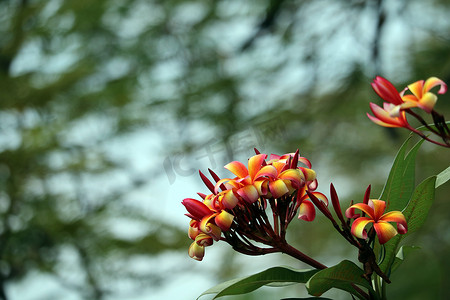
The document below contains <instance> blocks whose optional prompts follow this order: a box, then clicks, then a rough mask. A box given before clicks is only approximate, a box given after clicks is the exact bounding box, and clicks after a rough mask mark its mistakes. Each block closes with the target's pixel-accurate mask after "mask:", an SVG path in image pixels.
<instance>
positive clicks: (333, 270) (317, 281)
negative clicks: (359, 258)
mask: <svg viewBox="0 0 450 300" xmlns="http://www.w3.org/2000/svg"><path fill="white" fill-rule="evenodd" d="M363 275H364V271H363V270H361V269H360V268H359V267H358V266H357V265H355V264H354V263H353V262H351V261H349V260H344V261H342V262H340V263H339V264H337V265H336V266H333V267H330V268H328V269H324V270H321V271H319V272H318V273H317V274H315V275H314V276H312V277H311V278H310V279H309V281H308V282H307V283H306V288H307V289H308V292H309V294H311V295H313V296H320V295H322V294H323V293H325V292H326V291H328V290H329V289H331V288H337V289H341V290H344V291H347V292H349V293H351V294H353V295H355V296H357V297H358V298H360V299H364V298H363V297H362V296H361V295H360V294H359V293H358V292H357V291H356V290H355V289H354V287H353V286H352V283H353V284H357V285H360V286H363V287H365V288H367V289H369V290H371V291H372V292H373V289H372V286H371V284H370V283H369V282H368V281H367V280H366V279H364V277H362V276H363Z"/></svg>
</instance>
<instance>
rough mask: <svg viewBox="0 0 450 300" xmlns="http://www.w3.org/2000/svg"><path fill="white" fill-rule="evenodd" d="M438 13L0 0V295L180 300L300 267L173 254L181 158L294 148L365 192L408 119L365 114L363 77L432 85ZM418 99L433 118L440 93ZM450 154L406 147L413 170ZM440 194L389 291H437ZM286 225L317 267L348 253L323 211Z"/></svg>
mask: <svg viewBox="0 0 450 300" xmlns="http://www.w3.org/2000/svg"><path fill="white" fill-rule="evenodd" d="M449 13H450V3H449V2H448V1H446V0H441V1H438V0H434V1H428V2H426V3H425V2H424V1H416V0H412V1H406V0H403V1H382V0H366V1H364V0H354V1H330V0H316V1H289V0H284V1H275V0H266V1H237V0H230V1H205V0H192V1H183V0H166V1H157V0H153V1H143V0H127V1H115V0H97V1H85V0H78V1H72V0H69V1H62V0H50V1H43V0H34V1H33V0H10V1H8V0H4V1H0V90H1V93H0V299H12V300H15V299H19V300H20V299H25V298H26V297H25V294H27V295H28V296H27V297H28V298H27V299H50V298H52V297H54V298H60V297H61V295H65V296H67V295H70V297H72V298H73V299H102V300H103V299H158V297H162V295H178V299H184V298H185V297H187V298H186V299H190V298H191V297H192V295H194V297H195V296H197V295H199V294H200V293H201V292H202V291H203V290H206V289H207V288H209V287H210V286H209V285H208V284H211V285H212V284H215V283H218V282H220V281H224V280H227V279H231V278H233V277H235V276H238V275H248V274H249V273H250V271H261V270H262V269H264V267H265V266H273V265H280V264H290V265H292V266H295V267H302V265H301V264H299V263H298V262H296V261H293V260H292V259H290V258H286V257H284V256H282V255H272V256H267V257H262V258H252V257H242V256H241V255H237V254H234V253H233V252H232V251H231V250H230V249H229V247H227V245H226V244H224V243H218V244H217V245H214V247H210V248H208V249H207V253H206V257H205V260H204V262H202V263H198V262H193V261H190V260H189V258H188V256H187V248H188V246H189V244H190V240H189V239H188V238H187V224H188V219H187V218H184V217H183V215H182V214H183V208H182V207H181V205H180V201H181V200H182V199H183V198H184V197H194V196H195V193H196V192H197V191H199V192H205V188H204V187H202V185H201V183H200V180H198V179H197V176H196V174H195V172H196V170H197V169H199V168H202V169H203V170H206V168H208V167H211V168H213V169H214V170H216V171H218V173H219V174H221V175H225V174H226V173H225V172H222V166H223V165H224V164H225V163H226V162H228V161H230V160H234V159H240V160H245V159H246V158H247V157H249V156H250V155H252V153H253V150H252V149H253V147H257V148H258V149H260V150H261V151H262V152H266V153H278V154H282V153H286V152H293V151H295V150H296V149H297V148H300V151H301V154H302V155H304V156H306V157H308V158H309V159H310V160H311V161H312V163H313V168H314V169H315V170H316V171H317V172H318V178H319V190H320V191H322V192H325V193H326V194H328V185H329V183H330V182H333V183H334V184H335V186H336V189H337V191H338V193H339V195H340V196H341V199H342V201H343V203H349V202H350V200H351V199H353V200H355V201H360V200H361V199H362V196H363V194H364V191H365V189H366V187H367V186H368V185H369V184H372V186H373V190H374V192H373V194H372V195H373V197H375V196H376V195H379V194H380V193H381V190H382V186H383V183H384V181H385V180H386V178H387V174H388V171H389V168H390V165H391V163H392V161H393V159H394V156H395V154H396V151H397V149H398V148H399V146H400V145H401V144H402V143H403V141H404V140H405V138H406V137H407V136H408V132H406V131H403V130H401V129H399V130H388V129H385V128H381V127H378V126H376V125H374V124H372V123H371V122H370V121H369V120H368V119H367V117H366V116H365V113H366V112H367V111H368V109H369V106H368V103H369V101H372V102H376V103H378V104H380V103H381V100H380V99H377V97H376V95H375V93H374V92H373V91H372V90H371V87H370V82H371V80H372V78H373V77H374V76H375V75H382V76H384V77H386V78H388V79H390V80H391V81H392V82H393V83H394V84H396V86H397V87H398V89H401V88H402V87H403V86H405V85H406V84H408V83H411V82H413V81H416V80H419V79H426V78H428V77H430V76H437V77H439V78H441V79H443V80H444V81H446V82H447V83H450V55H449V54H450V19H449V18H448V15H449ZM436 109H437V110H438V111H439V112H441V113H443V114H446V115H447V116H448V117H447V119H449V118H450V117H449V116H450V96H449V94H447V95H443V96H440V97H439V101H438V104H437V107H436ZM449 161H450V155H449V154H448V150H447V151H446V149H440V148H439V147H437V146H434V145H431V144H424V145H423V147H422V149H421V151H420V152H419V155H418V166H417V174H418V175H417V177H418V182H419V181H420V180H421V179H424V178H426V177H428V176H431V175H434V174H437V173H438V172H440V171H441V170H443V169H445V167H446V166H448V165H449ZM449 195H450V189H449V186H448V184H447V185H446V186H443V187H441V188H440V189H439V190H438V191H437V198H436V203H435V205H434V206H433V208H432V211H431V215H430V217H429V218H428V221H427V223H426V226H425V227H424V228H423V230H421V231H420V232H419V233H418V234H416V236H415V237H414V239H412V240H410V241H408V242H410V243H413V244H415V245H419V246H421V247H422V249H421V250H419V251H416V252H415V253H413V254H411V257H410V258H409V259H408V260H407V262H406V263H405V264H404V266H402V267H401V268H400V269H399V270H398V273H397V274H394V276H393V284H392V287H391V288H390V289H389V290H388V293H389V294H390V296H391V299H446V295H448V294H449V292H450V287H449V285H448V283H449V282H450V275H449V273H448V271H447V270H448V268H449V267H450V257H449V253H450V230H449V229H448V228H450V214H449V211H450V202H449V200H450V197H449ZM183 224H185V226H184V225H183ZM291 226H292V228H291V232H290V236H289V238H290V241H292V243H293V244H294V245H296V246H298V247H299V249H301V250H302V251H305V252H306V253H308V254H311V255H313V256H315V257H317V258H319V260H320V259H322V261H323V262H325V263H326V264H328V265H332V264H334V263H337V262H339V261H340V260H341V259H343V258H347V259H355V258H356V253H355V251H354V250H353V249H351V248H350V247H349V246H347V245H345V244H344V241H343V240H342V241H341V240H340V239H339V238H338V236H337V235H336V234H335V233H334V232H333V230H332V228H331V226H329V224H328V223H327V222H326V220H325V219H322V218H320V217H318V219H316V221H315V222H313V223H308V224H306V223H302V222H295V221H294V224H292V225H291ZM30 281H33V282H38V283H39V282H43V283H42V284H38V285H37V286H39V288H37V287H36V284H34V285H32V284H29V283H30ZM50 281H51V282H52V285H51V287H50V285H49V284H48V282H50ZM181 282H183V283H184V284H185V286H184V287H183V288H182V289H180V283H181ZM33 286H34V289H36V290H33V288H32V287H33ZM25 290H28V292H27V293H25ZM303 290H304V289H302V287H299V286H295V287H293V288H289V289H287V290H280V289H278V290H276V289H273V288H272V289H270V288H266V289H263V290H262V291H259V292H255V293H254V294H252V295H248V296H244V297H241V298H240V299H278V298H281V297H287V296H289V297H294V296H298V295H301V294H302V293H304V292H303ZM18 291H19V292H18ZM163 291H171V293H172V294H170V293H165V292H163ZM158 295H159V296H158ZM330 295H332V297H336V299H337V298H339V297H341V298H342V299H348V297H349V296H348V295H345V294H330ZM66 299H67V298H66Z"/></svg>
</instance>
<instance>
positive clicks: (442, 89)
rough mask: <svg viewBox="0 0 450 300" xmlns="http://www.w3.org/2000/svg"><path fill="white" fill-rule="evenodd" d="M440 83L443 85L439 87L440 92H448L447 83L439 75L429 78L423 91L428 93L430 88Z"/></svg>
mask: <svg viewBox="0 0 450 300" xmlns="http://www.w3.org/2000/svg"><path fill="white" fill-rule="evenodd" d="M438 85H440V86H441V87H440V88H439V91H438V94H445V92H447V85H446V84H445V82H443V81H442V80H440V79H439V78H437V77H430V78H428V79H427V80H426V81H425V83H424V85H423V91H424V93H427V92H428V91H429V90H431V89H432V88H434V87H435V86H438Z"/></svg>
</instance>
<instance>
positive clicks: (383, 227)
mask: <svg viewBox="0 0 450 300" xmlns="http://www.w3.org/2000/svg"><path fill="white" fill-rule="evenodd" d="M373 228H375V231H376V233H377V236H378V240H379V241H380V244H385V243H386V242H387V241H389V240H390V239H391V238H393V237H394V236H396V235H397V230H396V229H395V228H394V226H392V224H390V223H388V222H384V221H378V222H377V223H375V224H374V225H373Z"/></svg>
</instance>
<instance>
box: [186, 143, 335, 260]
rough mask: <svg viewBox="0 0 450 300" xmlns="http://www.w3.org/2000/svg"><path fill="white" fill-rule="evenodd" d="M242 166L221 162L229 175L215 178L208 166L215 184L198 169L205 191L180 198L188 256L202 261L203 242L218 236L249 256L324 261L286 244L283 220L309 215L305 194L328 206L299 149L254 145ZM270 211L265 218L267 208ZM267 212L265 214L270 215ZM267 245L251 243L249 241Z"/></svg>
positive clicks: (311, 214)
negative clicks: (278, 151) (267, 149)
mask: <svg viewBox="0 0 450 300" xmlns="http://www.w3.org/2000/svg"><path fill="white" fill-rule="evenodd" d="M255 152H256V155H254V156H252V157H251V158H250V159H249V160H248V163H247V165H245V164H243V163H241V162H239V161H233V162H230V163H229V164H227V165H225V169H227V170H229V171H230V172H231V173H232V174H233V175H234V176H233V177H230V178H223V179H220V178H219V177H218V176H217V174H216V173H214V172H213V171H211V170H209V173H210V174H211V176H212V178H213V179H214V182H215V183H212V182H211V181H210V180H209V179H208V178H207V177H206V176H205V175H204V174H203V173H202V172H199V173H200V177H201V178H202V180H203V182H204V183H205V185H206V187H207V188H208V189H209V191H210V192H211V193H210V194H208V195H206V194H202V193H199V194H198V195H199V196H200V197H201V198H202V200H196V199H192V198H186V199H184V200H183V201H182V203H183V205H184V206H185V207H186V209H187V211H188V214H186V215H187V216H188V217H189V218H191V221H190V223H189V237H190V238H191V239H192V240H194V242H193V243H192V244H191V246H190V247H189V256H190V257H192V258H194V259H196V260H202V259H203V257H204V252H205V247H207V246H210V245H212V244H213V242H214V241H219V240H224V241H226V242H228V243H229V244H230V245H231V246H232V247H233V248H234V249H235V250H236V251H239V252H241V253H245V254H249V255H261V254H266V253H272V252H284V253H288V254H290V255H292V256H295V257H297V258H299V259H301V260H303V261H306V262H307V263H309V264H311V265H314V266H315V267H320V268H323V267H324V266H323V265H321V264H319V263H317V262H315V261H314V260H312V259H310V258H309V257H307V256H305V255H304V254H303V253H301V252H300V251H298V250H296V249H294V248H292V247H291V246H290V245H288V244H287V243H286V240H285V234H286V229H287V226H288V224H289V223H290V222H291V221H292V219H293V218H294V217H295V216H297V213H298V218H299V219H303V220H306V221H312V220H314V217H315V208H314V205H313V204H312V203H311V201H310V200H309V199H310V196H311V195H313V196H314V197H315V199H320V200H318V201H321V203H323V205H325V206H326V205H328V199H327V197H326V196H325V195H324V194H322V193H320V192H316V191H315V190H316V188H317V186H318V183H317V179H316V173H315V171H314V170H313V169H311V163H310V161H309V160H308V159H306V158H305V157H301V156H300V155H299V151H298V150H297V152H295V153H288V154H284V155H281V156H280V155H275V154H271V155H270V156H268V155H266V154H261V153H260V152H259V151H258V150H256V149H255ZM269 208H270V211H271V213H270V214H271V215H272V220H271V221H270V220H269V219H270V218H269V217H268V214H267V211H268V210H269ZM270 214H269V215H270ZM252 241H253V242H258V243H262V244H264V245H266V246H268V247H265V248H261V247H258V246H255V245H254V243H253V242H252Z"/></svg>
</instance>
